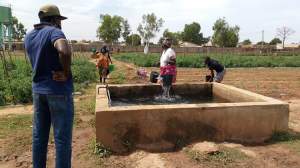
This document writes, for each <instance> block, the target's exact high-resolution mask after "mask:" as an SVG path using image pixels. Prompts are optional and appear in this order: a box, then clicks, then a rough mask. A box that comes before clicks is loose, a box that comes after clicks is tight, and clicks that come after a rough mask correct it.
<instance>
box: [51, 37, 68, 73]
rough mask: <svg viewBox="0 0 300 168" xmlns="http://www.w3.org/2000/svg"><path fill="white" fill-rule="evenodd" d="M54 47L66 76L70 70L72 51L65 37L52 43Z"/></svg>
mask: <svg viewBox="0 0 300 168" xmlns="http://www.w3.org/2000/svg"><path fill="white" fill-rule="evenodd" d="M54 47H55V48H56V49H57V51H58V53H59V60H60V63H61V65H62V68H63V74H64V76H65V77H66V78H68V76H69V75H70V72H71V62H72V52H71V48H70V46H69V44H68V41H67V40H66V39H58V40H56V41H55V43H54Z"/></svg>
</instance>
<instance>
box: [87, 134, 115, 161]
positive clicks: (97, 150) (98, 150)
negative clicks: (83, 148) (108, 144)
mask: <svg viewBox="0 0 300 168" xmlns="http://www.w3.org/2000/svg"><path fill="white" fill-rule="evenodd" d="M89 148H90V149H91V150H92V151H93V154H94V155H96V156H98V157H100V158H107V157H110V156H111V155H112V151H111V150H110V149H107V148H105V147H104V145H103V144H101V143H97V142H96V139H95V138H93V139H92V140H91V143H90V147H89Z"/></svg>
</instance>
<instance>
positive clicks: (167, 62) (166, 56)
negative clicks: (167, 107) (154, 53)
mask: <svg viewBox="0 0 300 168" xmlns="http://www.w3.org/2000/svg"><path fill="white" fill-rule="evenodd" d="M171 45H172V41H171V39H168V38H166V39H164V41H163V44H162V48H163V52H162V55H161V57H160V77H161V79H162V87H163V91H164V92H163V96H164V97H167V98H169V97H170V94H169V92H170V89H171V87H172V83H173V82H175V80H176V53H175V51H174V50H173V49H172V48H171Z"/></svg>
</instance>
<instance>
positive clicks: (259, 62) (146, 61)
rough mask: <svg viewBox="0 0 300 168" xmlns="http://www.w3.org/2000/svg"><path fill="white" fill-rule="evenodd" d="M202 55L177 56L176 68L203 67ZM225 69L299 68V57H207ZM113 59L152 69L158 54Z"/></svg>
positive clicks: (124, 55)
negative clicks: (216, 61)
mask: <svg viewBox="0 0 300 168" xmlns="http://www.w3.org/2000/svg"><path fill="white" fill-rule="evenodd" d="M205 56H206V55H204V54H190V55H185V56H184V55H182V54H178V55H177V59H176V61H177V66H178V67H190V68H202V67H204V64H203V60H204V58H205ZM209 56H210V57H211V58H213V59H216V60H218V61H219V62H221V63H222V64H223V65H225V67H227V68H235V67H300V57H299V56H239V55H209ZM114 58H115V59H117V60H120V61H124V62H131V63H134V64H135V65H137V66H142V67H153V66H157V63H158V62H159V58H160V56H159V54H158V53H156V54H149V55H143V54H139V53H123V54H119V55H116V56H114Z"/></svg>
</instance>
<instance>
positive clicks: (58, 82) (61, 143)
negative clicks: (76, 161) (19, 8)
mask: <svg viewBox="0 0 300 168" xmlns="http://www.w3.org/2000/svg"><path fill="white" fill-rule="evenodd" d="M38 16H39V18H40V23H39V24H36V25H34V29H33V30H32V31H31V32H29V33H28V34H27V35H26V37H25V40H24V41H25V49H26V52H27V54H28V57H29V59H30V62H31V65H32V71H33V73H32V75H33V76H32V92H33V105H34V116H33V132H32V134H33V135H32V153H33V154H32V155H33V156H32V158H33V167H34V168H45V167H46V160H47V146H48V139H49V131H50V127H51V125H52V126H53V134H54V139H55V149H56V166H55V167H56V168H70V167H71V153H72V146H71V143H72V128H73V117H74V105H73V97H72V92H73V81H72V73H71V55H72V54H71V50H70V46H69V45H68V42H67V40H66V37H65V35H64V33H63V32H62V30H61V21H62V20H65V19H67V18H66V17H64V16H61V14H60V12H59V9H58V7H57V6H55V5H45V6H43V7H41V8H40V10H39V13H38Z"/></svg>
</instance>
